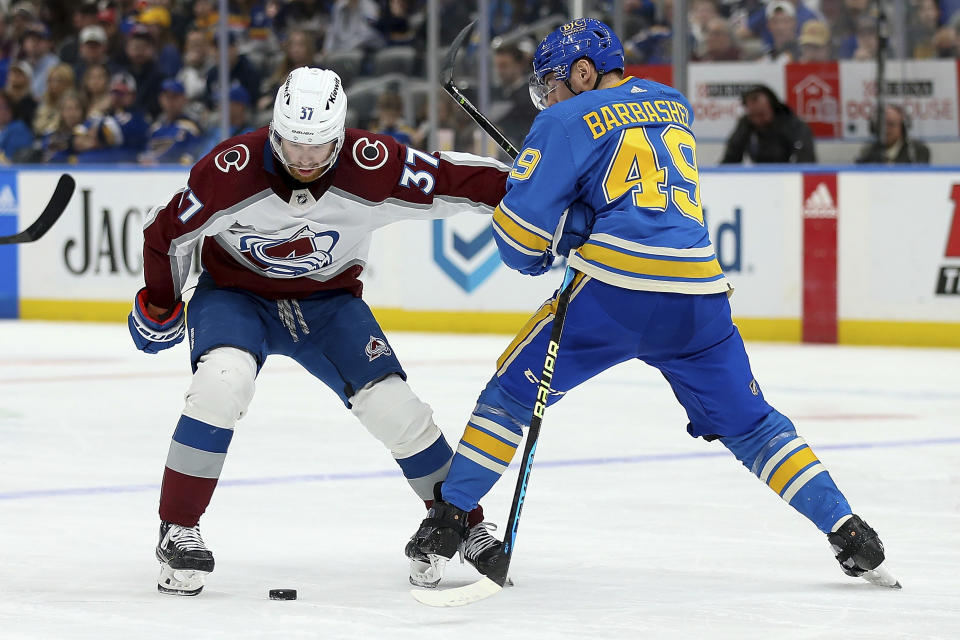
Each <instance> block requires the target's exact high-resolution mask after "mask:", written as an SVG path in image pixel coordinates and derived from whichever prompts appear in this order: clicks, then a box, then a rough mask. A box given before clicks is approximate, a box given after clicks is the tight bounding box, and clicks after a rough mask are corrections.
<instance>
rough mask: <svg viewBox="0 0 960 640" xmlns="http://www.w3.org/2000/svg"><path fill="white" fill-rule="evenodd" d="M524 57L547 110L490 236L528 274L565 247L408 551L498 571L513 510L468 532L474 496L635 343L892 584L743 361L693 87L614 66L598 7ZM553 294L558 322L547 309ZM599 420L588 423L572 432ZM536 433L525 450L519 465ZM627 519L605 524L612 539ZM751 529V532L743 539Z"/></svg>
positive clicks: (698, 414) (689, 412) (862, 528)
mask: <svg viewBox="0 0 960 640" xmlns="http://www.w3.org/2000/svg"><path fill="white" fill-rule="evenodd" d="M533 68H534V74H535V79H531V96H533V97H534V101H535V104H536V105H537V106H538V107H539V108H540V109H542V111H541V112H540V114H539V115H538V116H537V117H536V119H535V120H534V122H533V126H532V127H531V129H530V133H529V135H528V136H527V137H526V139H525V140H524V141H523V144H522V146H521V149H520V152H519V153H518V154H517V156H516V160H515V161H514V164H513V170H512V171H511V173H510V178H509V180H508V181H507V190H506V195H505V196H504V197H503V199H502V200H501V202H500V204H499V205H498V206H497V207H496V209H495V210H494V214H493V231H494V233H493V236H494V239H495V240H496V243H497V247H498V249H499V251H500V257H501V258H502V260H503V261H504V263H505V264H506V265H507V266H508V267H510V268H511V269H514V270H516V271H519V272H521V273H525V274H530V275H541V274H544V273H548V272H549V271H550V266H551V264H552V262H553V260H554V257H555V256H556V255H558V254H559V255H564V256H567V260H568V262H567V265H568V268H567V272H566V276H565V278H564V281H563V284H562V285H561V289H562V290H563V294H559V292H558V293H555V294H554V296H552V297H551V298H550V299H548V300H547V301H546V302H545V303H544V304H543V305H542V306H541V307H540V309H539V310H538V311H537V312H536V313H535V314H534V315H533V317H532V318H531V319H530V320H529V321H528V322H527V324H526V326H525V327H524V328H523V329H522V330H521V331H520V333H519V335H517V337H516V338H515V339H514V340H513V341H512V342H511V343H510V345H509V346H508V347H507V348H506V350H505V351H504V352H503V354H502V355H501V357H500V358H499V359H498V360H497V364H496V372H495V373H494V375H493V376H492V377H491V379H490V381H489V382H488V383H487V386H486V388H484V389H483V391H482V392H481V393H480V396H479V398H478V399H477V403H476V405H475V407H474V409H473V412H472V414H471V416H470V418H469V420H468V423H467V427H466V429H465V430H464V433H463V437H462V438H461V440H460V444H459V446H458V448H457V452H456V454H455V456H454V459H453V462H452V463H451V465H450V471H449V473H448V475H447V478H446V480H444V481H443V483H442V485H438V487H437V489H436V490H435V494H436V497H437V500H436V502H434V504H433V506H432V507H431V509H430V512H429V514H428V516H427V518H426V519H425V520H424V521H423V522H422V524H421V525H420V529H419V530H418V531H417V533H416V534H415V535H414V536H413V538H412V539H411V541H410V543H408V546H407V554H408V556H410V557H415V555H416V554H421V555H425V556H427V557H428V559H429V560H430V563H431V566H435V567H438V570H439V571H442V568H443V563H444V562H446V560H447V559H449V558H451V557H453V555H454V554H456V553H457V552H458V550H459V551H460V552H461V553H467V552H470V553H472V554H475V555H476V557H477V561H476V562H475V565H476V567H477V569H478V570H480V571H481V573H484V574H485V575H487V576H488V577H491V578H492V579H494V580H495V582H497V584H499V585H501V586H502V585H503V584H504V580H505V579H506V572H507V568H508V564H509V558H510V555H509V554H510V553H511V552H512V551H513V548H514V544H513V543H514V540H513V537H512V536H513V532H514V531H516V527H517V524H518V522H517V520H516V519H515V518H516V516H517V515H519V509H514V520H512V521H511V522H508V523H507V525H506V530H507V532H508V536H510V538H509V541H510V545H509V547H506V548H505V547H504V546H503V545H500V544H497V543H496V542H493V543H491V544H489V545H487V544H485V545H484V546H483V547H482V548H478V546H477V545H475V544H472V541H471V540H470V537H471V533H468V530H467V528H466V527H465V526H464V523H465V522H466V521H467V513H468V512H469V511H470V510H471V509H473V508H474V507H476V505H477V501H478V500H479V499H480V498H481V497H482V496H484V495H485V494H486V493H487V492H488V491H489V490H490V489H491V488H492V487H493V485H494V484H495V483H496V482H497V480H499V479H500V477H501V475H502V474H503V473H504V472H505V471H506V470H507V467H508V465H509V464H510V462H511V460H512V458H513V457H514V454H515V452H516V449H517V448H518V446H519V445H520V443H521V442H522V440H523V430H522V428H523V427H525V426H527V425H529V424H530V422H531V420H532V417H534V416H542V415H543V413H542V412H543V411H544V409H545V407H546V406H547V405H550V404H553V403H555V402H558V401H559V400H561V399H562V398H563V397H564V394H566V393H567V392H569V391H571V390H573V389H574V388H575V387H578V386H580V385H581V384H583V383H585V382H586V381H587V380H589V379H591V378H592V377H594V376H596V375H598V374H600V373H602V372H604V371H606V370H608V369H610V368H611V367H613V366H615V365H617V364H620V363H623V362H628V361H633V360H640V361H642V362H645V363H647V364H649V365H651V366H653V367H655V368H656V369H658V370H659V371H660V373H661V374H663V376H664V378H665V379H666V381H667V383H668V384H669V385H670V387H671V389H672V391H673V393H674V395H675V397H676V399H677V400H678V401H679V403H680V404H681V405H682V407H683V408H684V410H685V412H686V417H687V419H688V423H687V425H686V431H687V432H688V433H689V434H690V435H691V436H693V437H695V438H702V439H703V440H705V441H708V442H709V441H718V442H719V443H720V444H722V445H723V446H724V447H725V448H726V449H728V450H729V451H730V453H732V454H733V456H734V457H736V459H737V460H739V461H740V462H741V463H742V464H743V465H744V466H745V467H746V468H747V469H748V470H749V471H750V472H751V473H752V474H753V475H755V476H756V477H757V478H758V479H759V480H760V481H761V482H763V483H764V484H767V485H768V486H769V487H770V488H771V489H772V490H773V491H775V492H776V493H777V494H778V495H779V496H780V497H781V498H782V499H783V500H784V501H785V502H786V503H787V504H789V505H790V506H791V507H793V508H794V509H795V510H796V511H797V512H799V513H800V514H801V515H803V516H804V517H805V518H807V519H808V520H809V521H810V522H811V523H812V524H813V525H815V526H816V527H817V529H819V530H820V531H821V532H822V533H823V534H825V537H826V539H827V541H828V543H829V544H830V545H831V546H832V547H833V550H834V553H835V554H836V558H837V560H838V561H839V562H840V565H841V568H842V570H843V571H844V572H845V573H847V574H848V575H851V576H863V577H864V578H865V579H867V580H869V581H870V582H873V583H874V584H880V585H883V586H888V587H893V586H897V587H898V586H899V583H897V581H896V579H895V578H893V576H891V575H890V574H889V572H887V571H886V569H885V568H883V567H880V565H881V563H882V562H883V560H884V550H883V545H882V544H881V543H880V540H879V538H878V537H877V534H876V532H875V531H874V530H873V529H872V528H871V527H869V526H868V525H867V524H866V523H865V522H863V520H861V519H860V518H859V517H858V516H856V515H855V514H854V513H853V509H852V508H851V507H850V505H849V503H848V502H847V499H846V498H845V497H844V495H843V493H841V491H840V489H839V488H837V486H836V484H835V483H834V481H833V479H832V478H831V476H830V474H829V473H828V472H827V470H826V468H825V467H824V465H823V463H822V462H821V461H820V460H819V459H818V458H817V457H816V456H815V455H814V453H813V451H812V450H811V449H810V447H809V446H808V445H807V443H806V442H805V441H804V440H803V439H802V438H801V437H800V436H799V435H797V432H796V429H795V427H794V425H793V423H792V422H791V421H790V419H789V418H787V417H786V416H785V415H783V414H782V413H780V412H778V411H776V410H775V409H774V408H773V407H772V406H771V405H770V404H768V403H767V401H766V399H765V398H764V394H763V392H762V390H761V387H760V385H759V383H758V382H757V380H756V378H755V377H754V375H753V372H752V371H751V368H750V362H749V359H748V357H747V353H746V350H745V348H744V345H743V341H742V339H741V337H740V333H739V331H738V330H737V327H736V326H735V325H734V324H733V322H732V320H731V315H730V314H731V312H730V303H729V302H728V296H729V295H730V294H731V293H732V287H731V286H730V284H729V282H728V281H727V279H726V277H725V276H724V273H723V269H722V268H721V267H720V264H719V261H718V259H717V256H716V252H715V250H714V247H713V244H712V243H711V240H710V236H709V233H708V230H707V226H706V224H705V221H704V216H703V202H702V201H701V191H700V179H699V170H698V167H697V159H696V158H697V153H696V139H695V137H694V135H693V130H692V128H691V127H692V125H693V114H694V112H693V108H692V107H691V105H690V102H689V101H688V100H687V99H686V97H685V96H683V95H682V94H681V93H680V92H678V91H677V90H675V89H673V88H671V87H668V86H666V85H662V84H659V83H657V82H653V81H651V80H642V79H638V78H633V77H630V76H627V77H624V75H623V71H624V56H623V46H622V45H621V43H620V40H619V38H617V36H616V35H615V34H614V33H613V32H612V31H611V30H610V28H609V27H608V26H607V25H605V24H603V23H602V22H599V21H597V20H592V19H583V18H581V19H578V20H574V21H572V22H569V23H567V24H564V25H562V26H560V27H559V28H558V29H556V30H555V31H553V32H551V33H550V34H549V35H547V37H546V38H544V40H543V41H542V42H541V43H540V45H539V47H538V48H537V52H536V55H535V56H534V61H533ZM638 167H639V168H638ZM560 295H562V296H563V298H562V299H561V298H560ZM561 300H562V301H565V302H566V303H567V304H566V306H565V307H561V304H562V302H561ZM561 308H564V309H565V321H564V323H563V327H562V328H563V331H562V336H561V335H560V334H559V332H558V331H557V330H555V329H554V326H553V325H554V322H555V317H556V316H557V314H559V313H560V309H561ZM545 358H546V360H545ZM541 371H542V372H543V373H542V374H540V375H538V374H539V372H541ZM531 372H534V373H532V374H531ZM637 391H638V390H636V389H634V390H633V392H632V393H631V392H630V391H625V392H624V393H622V394H620V396H621V398H620V399H619V400H618V399H616V398H613V399H612V401H613V402H615V403H617V402H619V404H620V409H621V410H622V414H621V415H622V416H623V419H624V420H626V421H628V422H630V421H635V420H637V419H638V418H637V413H638V411H637V408H638V407H641V410H640V413H641V414H642V406H643V402H644V401H643V399H642V398H638V397H637ZM593 427H594V425H592V424H584V425H582V427H581V429H580V437H584V436H585V435H586V434H589V432H590V430H591V429H592V428H593ZM637 433H638V434H639V433H640V432H639V431H637ZM553 435H560V434H553ZM638 437H642V435H641V436H638ZM534 444H535V442H534ZM534 450H535V449H532V448H531V449H530V455H529V457H524V458H523V459H522V460H520V468H521V469H522V470H523V471H522V473H526V472H527V470H528V469H529V465H530V464H531V463H532V461H533V459H532V452H533V451H534ZM521 480H522V481H524V482H523V483H522V486H524V487H525V486H526V484H525V480H526V476H523V477H522V478H521ZM598 491H602V484H601V485H600V486H599V487H598ZM515 506H517V505H516V504H515ZM632 508H634V507H633V505H627V504H624V505H616V506H615V507H614V508H613V509H608V510H607V511H606V512H605V513H604V514H602V516H601V518H600V520H601V521H602V524H599V525H598V526H597V527H593V530H592V531H588V534H589V537H590V539H591V543H590V544H591V546H597V545H600V546H602V545H603V544H604V542H603V541H600V540H599V539H598V538H597V535H598V534H597V530H600V529H608V528H609V523H611V522H613V523H616V522H618V515H617V513H616V510H619V509H627V510H629V509H632ZM754 527H757V528H762V522H757V523H756V524H755V525H754ZM603 533H604V534H607V533H608V532H607V531H603ZM633 534H634V532H633V531H632V530H627V529H625V528H623V527H620V528H617V527H616V526H615V527H614V532H613V534H612V535H613V536H615V537H614V538H613V539H612V540H608V541H607V542H606V543H607V544H611V543H613V544H616V543H618V542H619V543H626V542H628V541H629V539H630V537H631V536H632V535H633ZM751 540H752V537H751V536H750V535H747V536H745V545H744V546H745V549H744V554H745V555H747V556H748V555H749V545H750V544H751ZM704 544H705V545H707V546H709V541H706V540H705V541H704ZM586 557H587V558H589V554H588V555H587V556H586ZM479 588H480V589H484V587H483V584H482V583H481V586H480V587H479Z"/></svg>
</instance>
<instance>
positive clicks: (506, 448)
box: [460, 425, 517, 464]
mask: <svg viewBox="0 0 960 640" xmlns="http://www.w3.org/2000/svg"><path fill="white" fill-rule="evenodd" d="M460 440H461V441H462V442H466V443H467V444H469V445H471V446H472V447H475V448H477V449H479V450H480V451H483V452H484V453H486V454H489V455H491V456H493V457H494V458H496V459H497V460H502V461H503V462H506V463H508V464H509V463H510V461H511V460H513V454H514V453H516V451H517V448H516V447H514V446H511V445H509V444H507V443H506V442H503V441H501V440H497V439H496V438H494V437H493V436H491V435H490V434H487V433H484V432H483V431H480V430H479V429H477V428H475V427H471V426H470V425H467V428H466V430H464V432H463V437H462V438H460Z"/></svg>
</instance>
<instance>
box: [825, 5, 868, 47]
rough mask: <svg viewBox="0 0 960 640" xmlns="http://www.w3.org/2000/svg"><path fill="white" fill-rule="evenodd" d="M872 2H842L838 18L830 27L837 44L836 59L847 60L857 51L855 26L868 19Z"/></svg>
mask: <svg viewBox="0 0 960 640" xmlns="http://www.w3.org/2000/svg"><path fill="white" fill-rule="evenodd" d="M872 4H873V2H872V0H843V8H842V10H841V12H840V18H839V19H838V20H837V21H836V22H834V23H833V24H831V25H830V31H831V32H832V33H833V37H834V38H835V40H834V42H835V43H837V57H839V58H841V59H844V60H847V59H849V58H852V57H853V52H854V51H856V49H857V25H858V24H859V23H861V22H862V21H863V20H864V19H869V18H870V7H871V6H872Z"/></svg>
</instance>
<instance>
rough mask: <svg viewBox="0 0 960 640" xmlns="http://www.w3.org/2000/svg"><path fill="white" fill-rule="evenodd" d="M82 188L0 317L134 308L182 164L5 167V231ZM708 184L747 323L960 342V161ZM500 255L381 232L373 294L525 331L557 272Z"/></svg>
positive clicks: (452, 236) (455, 230)
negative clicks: (70, 184)
mask: <svg viewBox="0 0 960 640" xmlns="http://www.w3.org/2000/svg"><path fill="white" fill-rule="evenodd" d="M64 171H69V172H70V173H72V174H73V175H74V177H75V178H76V179H77V193H76V194H75V195H74V198H73V200H72V201H71V203H70V206H69V208H68V210H67V211H66V213H65V214H64V215H63V218H62V219H61V220H60V222H59V223H58V224H57V225H56V226H54V227H53V229H51V230H50V231H49V232H48V234H47V235H46V236H45V237H44V238H42V239H41V240H39V241H37V242H35V243H32V244H28V245H22V246H20V247H14V246H4V247H0V317H8V318H9V317H14V318H15V317H19V318H25V319H56V320H97V321H123V320H124V319H125V317H126V314H127V312H128V311H129V308H130V301H131V300H132V298H133V295H134V293H135V292H136V291H137V289H139V288H140V287H141V286H142V274H141V271H142V238H143V236H142V226H143V221H144V217H145V215H146V214H147V212H148V211H149V210H150V208H151V207H153V206H154V205H157V204H162V203H165V202H166V201H167V200H168V199H169V198H170V197H171V195H172V194H173V193H174V192H175V191H177V190H178V189H180V188H181V187H182V186H183V184H184V182H185V180H186V175H187V174H186V171H184V170H183V169H182V168H173V169H142V168H137V169H130V170H118V169H95V168H86V167H85V168H77V167H44V168H42V169H25V170H17V169H5V170H2V171H0V234H9V233H14V232H15V231H16V230H19V229H23V228H24V227H26V226H27V225H28V224H30V222H32V221H33V220H34V219H35V218H36V216H37V215H38V214H39V212H40V210H41V209H42V208H43V206H44V205H45V204H46V201H47V199H48V198H49V197H50V194H51V193H52V190H53V186H54V184H55V183H56V180H57V177H58V176H59V174H60V173H62V172H64ZM701 183H702V189H701V196H702V198H703V202H704V209H705V214H706V221H707V224H708V226H709V228H710V233H711V237H712V238H713V242H714V244H715V247H716V250H717V255H718V258H719V261H720V264H721V266H722V267H723V268H724V271H725V272H726V273H727V276H728V277H729V279H730V280H731V282H732V283H733V284H734V286H735V287H736V291H735V294H734V296H733V298H732V299H731V304H732V306H733V311H734V315H735V317H736V319H737V323H738V324H739V326H740V328H741V330H742V332H743V333H744V335H745V336H746V337H748V338H750V339H756V340H784V341H807V342H825V343H831V342H840V343H848V344H909V345H929V346H954V347H960V171H958V170H957V169H956V168H952V169H900V170H889V169H882V170H876V169H861V168H850V167H813V168H811V170H810V171H806V172H802V171H797V170H796V169H795V168H789V167H772V168H762V169H759V168H756V167H754V168H735V169H707V170H704V171H703V172H702V178H701ZM561 272H562V269H561V268H559V267H558V268H556V269H555V270H554V271H553V272H552V273H551V274H548V275H546V276H543V277H540V278H530V277H527V276H522V275H520V274H517V273H515V272H512V271H510V270H508V269H507V268H506V267H505V266H504V265H503V264H501V263H500V261H499V258H498V256H497V251H496V246H495V243H494V241H493V235H492V232H491V229H490V224H489V220H488V219H486V218H485V217H482V216H476V215H470V214H464V215H460V216H456V217H454V218H450V219H446V220H438V221H434V222H401V223H397V224H394V225H392V226H390V227H387V228H385V229H383V230H380V231H377V232H376V233H375V235H374V241H373V245H372V247H371V253H370V263H369V265H368V268H367V270H366V277H365V282H366V284H365V290H364V298H365V299H366V300H367V302H368V303H369V304H370V305H371V306H372V307H374V309H375V310H376V312H377V316H378V318H379V319H380V321H381V323H382V324H383V325H384V326H385V328H388V329H410V330H422V331H429V330H442V331H469V332H505V333H512V332H514V331H516V330H517V329H518V328H519V327H520V326H521V325H522V324H523V321H524V320H525V319H526V317H527V316H528V315H529V314H530V313H532V312H533V311H534V310H535V309H536V307H537V306H539V303H540V302H541V301H542V300H543V299H544V298H546V297H547V296H549V295H550V293H551V292H552V291H553V289H554V288H555V287H556V286H557V285H558V283H559V281H560V279H561V277H562V275H561Z"/></svg>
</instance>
